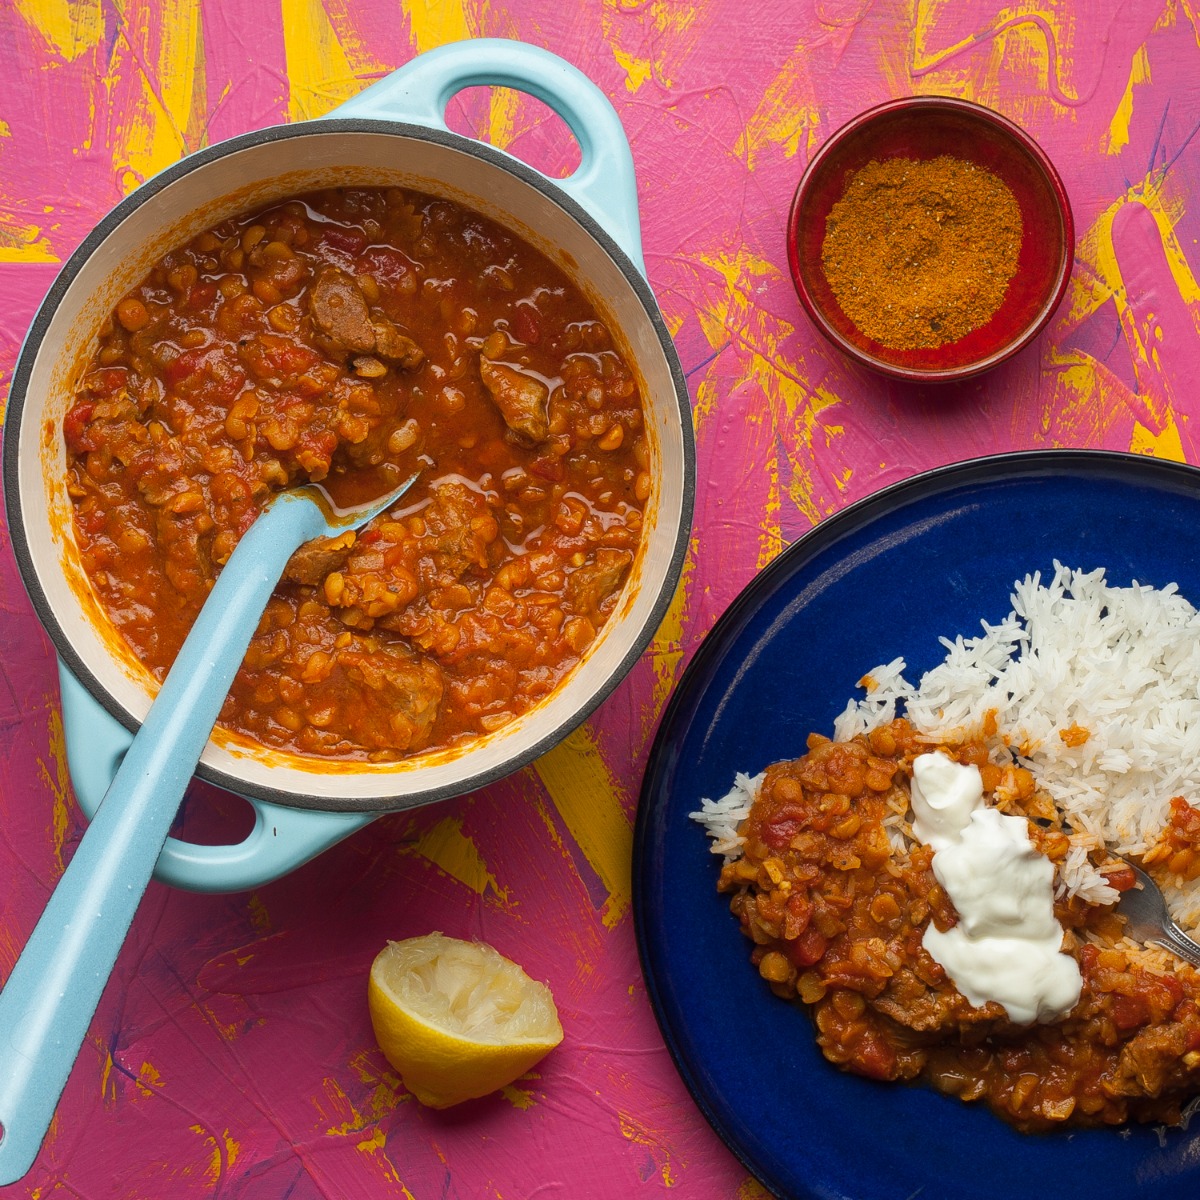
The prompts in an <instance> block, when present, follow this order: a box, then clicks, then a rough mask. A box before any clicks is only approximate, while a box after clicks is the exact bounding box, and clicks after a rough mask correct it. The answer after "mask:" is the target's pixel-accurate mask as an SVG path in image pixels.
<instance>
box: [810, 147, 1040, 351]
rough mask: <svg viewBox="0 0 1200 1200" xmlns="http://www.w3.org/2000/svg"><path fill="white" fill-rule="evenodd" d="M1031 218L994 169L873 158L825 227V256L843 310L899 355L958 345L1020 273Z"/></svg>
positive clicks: (950, 161) (947, 160)
mask: <svg viewBox="0 0 1200 1200" xmlns="http://www.w3.org/2000/svg"><path fill="white" fill-rule="evenodd" d="M1020 247H1021V210H1020V207H1019V206H1018V204H1017V201H1016V198H1015V197H1014V196H1013V194H1012V191H1011V189H1010V188H1009V187H1008V185H1007V184H1006V183H1004V182H1003V180H1001V179H999V178H998V177H997V176H995V175H993V174H992V172H991V171H989V170H987V168H986V167H981V166H978V165H977V164H975V163H971V162H966V161H964V160H962V159H958V158H952V157H950V156H949V155H942V156H941V157H940V158H932V159H912V158H889V159H885V160H883V161H878V160H872V161H871V162H869V163H867V164H866V165H865V166H863V167H861V168H860V169H859V170H858V171H856V172H855V173H854V174H853V175H852V176H851V177H850V179H849V181H848V183H847V185H846V191H845V192H844V194H843V195H842V198H841V199H840V200H838V202H837V203H836V204H835V205H834V206H833V208H832V209H831V210H830V212H829V217H828V218H827V220H826V225H825V240H824V242H823V244H822V247H821V258H822V262H823V265H824V268H825V275H826V278H827V279H828V280H829V285H830V287H831V288H832V289H833V294H834V295H835V296H836V297H837V301H838V303H839V304H840V305H841V306H842V311H843V312H844V313H845V314H846V316H847V317H849V318H850V320H851V321H853V322H854V324H855V326H856V327H857V328H858V329H859V330H860V331H861V332H862V333H864V334H866V335H867V336H868V337H870V338H873V339H874V340H875V341H877V342H879V343H880V344H882V345H884V346H887V347H889V348H890V349H893V350H926V349H933V348H935V347H937V346H942V345H945V344H946V343H947V342H955V341H957V340H958V339H959V338H961V337H963V336H964V335H966V334H968V333H970V332H971V331H972V330H974V329H978V328H979V327H980V326H981V325H984V324H986V323H987V321H988V320H990V319H991V317H992V315H993V313H995V311H996V310H997V309H998V308H999V307H1000V304H1001V302H1002V301H1003V299H1004V293H1005V291H1006V290H1007V288H1008V284H1009V280H1011V279H1012V277H1013V272H1014V271H1015V270H1016V267H1017V255H1018V253H1019V251H1020Z"/></svg>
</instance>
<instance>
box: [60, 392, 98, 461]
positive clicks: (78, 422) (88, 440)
mask: <svg viewBox="0 0 1200 1200" xmlns="http://www.w3.org/2000/svg"><path fill="white" fill-rule="evenodd" d="M95 411H96V406H95V405H94V404H92V403H90V402H89V401H86V400H84V401H81V402H80V403H79V404H76V405H75V406H74V407H73V408H71V409H69V410H68V411H67V415H66V416H65V417H63V437H64V439H66V443H67V449H69V450H70V451H71V453H72V454H83V453H85V452H87V451H88V450H95V449H96V442H95V439H94V438H93V437H92V435H91V431H90V430H89V428H88V426H89V424H90V422H91V419H92V414H93V413H94V412H95Z"/></svg>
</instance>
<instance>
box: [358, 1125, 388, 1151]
mask: <svg viewBox="0 0 1200 1200" xmlns="http://www.w3.org/2000/svg"><path fill="white" fill-rule="evenodd" d="M386 1145H387V1137H386V1136H385V1134H384V1132H383V1130H382V1129H376V1130H375V1132H374V1133H373V1134H371V1136H370V1137H365V1138H363V1139H362V1141H361V1142H355V1143H354V1148H355V1150H359V1151H362V1152H364V1153H366V1154H374V1153H375V1151H376V1150H382V1149H383V1148H384V1146H386Z"/></svg>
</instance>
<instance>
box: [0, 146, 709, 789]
mask: <svg viewBox="0 0 1200 1200" xmlns="http://www.w3.org/2000/svg"><path fill="white" fill-rule="evenodd" d="M337 185H346V186H354V185H359V186H367V185H395V186H402V187H411V188H416V189H419V190H421V191H425V192H429V193H434V194H438V195H442V196H445V197H448V198H450V199H453V200H456V201H458V202H460V203H462V204H465V205H467V206H469V207H471V208H474V209H476V210H477V211H479V212H482V213H484V214H485V215H487V216H489V217H491V218H493V219H495V220H497V221H499V222H500V223H502V224H503V225H505V226H507V227H508V228H510V229H512V230H513V231H514V232H516V233H518V234H519V235H520V236H522V237H524V238H525V239H526V240H527V241H529V242H531V243H532V244H533V245H535V246H536V247H537V248H538V249H540V250H541V251H543V252H544V253H545V254H547V255H548V256H549V257H550V258H551V259H552V260H553V261H554V262H556V263H557V264H558V265H559V266H560V267H562V268H563V269H564V270H566V271H567V273H568V274H569V275H570V277H571V278H572V279H573V280H575V282H576V283H577V284H578V285H579V286H581V287H582V288H583V290H584V291H585V293H586V294H587V295H588V297H589V299H590V300H591V301H592V302H593V304H594V305H595V306H596V308H597V309H598V310H599V312H600V313H601V315H602V316H603V318H604V320H605V322H606V323H607V324H608V325H609V327H610V329H612V330H613V331H614V332H615V334H616V336H617V338H618V340H619V342H620V343H621V348H622V349H623V351H624V352H625V354H626V355H627V358H628V360H629V361H630V363H631V364H633V365H634V367H635V369H636V372H637V374H638V377H639V380H640V382H641V385H642V391H643V397H644V402H645V406H646V410H647V427H648V434H649V441H650V445H651V450H652V456H653V471H652V475H653V479H654V481H655V485H654V490H653V493H652V495H651V497H650V500H649V502H648V504H647V513H646V517H647V520H646V526H645V532H644V535H643V540H642V544H641V547H640V550H639V553H638V556H637V559H636V562H635V565H634V568H633V571H632V573H631V576H630V579H629V581H628V582H627V584H626V587H625V591H624V593H623V595H622V599H621V607H620V609H619V610H618V615H616V616H614V617H613V619H611V620H610V621H609V622H608V623H607V624H606V626H605V627H604V629H603V630H602V632H601V635H600V637H599V638H598V639H597V641H596V643H595V644H594V645H593V646H592V647H591V649H590V650H589V652H588V654H587V655H586V657H585V659H584V660H583V662H582V663H581V664H580V665H579V666H578V667H577V668H576V669H575V670H574V672H573V673H572V674H571V675H570V676H569V677H568V679H567V680H566V681H564V683H563V684H562V686H560V687H559V688H558V690H557V691H556V692H555V693H554V694H553V695H552V696H551V697H549V698H548V699H547V700H546V701H545V702H543V703H542V704H541V705H539V706H538V707H536V708H535V709H533V710H532V711H531V712H529V713H527V714H526V715H525V716H524V717H522V718H520V719H518V720H516V721H514V722H512V723H511V724H510V725H508V726H506V727H505V728H504V729H502V730H500V731H498V732H497V733H494V734H491V735H489V736H487V737H486V738H481V739H480V740H479V741H477V742H475V743H473V744H472V745H471V746H470V747H469V748H468V749H465V750H461V751H458V752H454V753H447V752H441V753H435V754H429V755H423V756H418V757H415V758H411V759H409V760H407V761H405V762H403V763H398V764H382V765H375V764H364V763H331V762H327V761H323V760H313V759H306V758H301V757H299V756H294V755H286V754H281V753H279V752H277V751H266V750H263V749H261V748H258V747H247V746H244V745H241V744H232V743H231V740H230V739H228V738H226V737H222V735H221V734H220V733H219V732H218V734H217V735H216V736H215V737H214V740H213V741H211V742H210V743H209V745H208V747H207V749H206V750H205V753H204V755H203V758H202V760H201V761H202V762H203V763H204V764H205V765H206V766H208V767H210V768H212V769H213V770H215V771H217V772H220V773H221V774H222V775H224V776H228V777H231V778H232V780H234V781H236V785H244V786H243V788H242V790H246V791H248V792H250V793H254V792H256V791H257V790H258V789H265V790H268V791H270V792H276V793H277V792H283V793H288V794H292V795H295V796H296V797H297V798H298V799H299V801H300V803H305V798H307V803H308V804H309V805H311V804H312V803H313V802H314V801H315V802H316V803H317V804H318V806H320V807H331V808H338V807H347V806H349V807H364V802H365V801H368V800H373V799H376V798H388V797H391V798H393V803H394V804H403V803H404V800H403V797H406V796H407V797H409V798H410V799H409V801H408V802H409V803H411V797H413V796H414V794H425V793H434V794H443V795H444V794H451V793H453V792H454V791H456V790H463V785H464V783H465V784H467V785H470V784H471V783H473V782H475V781H479V780H480V779H482V778H484V777H494V776H496V775H499V774H503V773H504V772H505V769H506V768H508V767H510V766H511V765H513V764H515V763H516V762H517V761H520V760H522V759H526V758H528V757H529V756H530V755H531V754H532V752H533V751H534V749H535V748H537V747H538V746H539V745H540V744H542V743H543V741H544V739H546V738H547V736H549V735H551V734H552V733H554V732H556V731H562V732H565V731H566V730H567V729H569V728H570V727H572V726H573V725H574V724H576V723H577V722H578V720H579V719H581V717H582V715H583V714H584V713H585V712H586V711H587V710H588V709H590V708H591V707H592V706H593V704H594V702H595V697H596V696H597V695H598V694H599V693H601V692H603V691H604V690H605V688H606V687H607V686H611V681H612V679H613V677H614V675H615V674H616V673H617V672H618V671H619V670H620V669H621V667H622V665H628V664H627V663H626V662H625V660H626V659H627V658H628V657H629V655H630V652H631V650H632V649H633V648H634V647H635V646H637V645H639V644H640V643H641V641H642V639H643V638H644V637H645V636H646V635H648V634H649V633H650V632H652V631H651V630H650V629H649V625H650V623H651V622H652V620H653V617H654V612H655V610H656V606H657V604H658V602H659V599H660V597H661V596H662V594H663V592H664V589H665V588H667V587H668V586H669V585H670V583H671V565H672V560H673V556H674V553H675V548H676V541H677V537H678V533H679V529H680V523H681V521H682V520H683V519H684V514H683V506H684V502H685V500H684V498H685V495H686V474H687V470H688V467H687V462H686V450H685V441H684V436H683V433H682V430H681V428H680V409H679V402H678V400H677V398H676V392H675V383H674V379H673V377H672V372H671V366H670V363H669V362H668V359H667V356H666V355H665V354H664V351H663V348H662V346H661V344H660V342H659V339H658V336H657V333H656V330H655V327H654V325H653V323H652V322H651V320H650V319H649V317H648V315H647V313H646V310H645V308H644V306H643V303H642V301H641V300H640V299H639V297H638V295H637V293H636V292H635V290H634V289H633V288H632V287H631V286H630V283H629V282H628V280H627V279H626V278H625V276H624V274H623V273H622V271H621V269H620V268H619V267H618V265H617V264H616V263H615V262H614V261H613V259H612V258H611V257H610V256H609V254H608V253H607V252H606V251H605V250H604V249H603V247H602V246H601V245H600V244H599V243H598V242H597V241H596V240H595V239H593V238H592V236H591V235H590V234H589V233H588V232H587V231H586V230H585V229H584V228H583V227H582V226H581V225H580V224H579V223H578V222H577V221H575V220H574V219H573V218H572V217H571V216H570V215H569V214H567V213H566V212H565V211H564V210H563V209H562V208H560V207H559V206H558V205H557V204H555V203H554V202H553V201H552V200H550V199H549V198H548V197H547V196H545V195H543V194H542V193H541V192H540V191H538V190H537V189H536V188H534V187H531V186H530V185H529V184H527V183H525V182H524V181H523V180H521V179H519V178H518V177H517V176H515V175H513V174H510V173H509V172H508V171H505V170H502V169H500V168H498V167H496V166H494V165H493V164H491V163H488V162H486V161H484V160H482V159H481V158H479V157H478V156H476V155H473V154H468V153H464V152H462V151H460V150H457V149H454V148H452V147H449V146H445V145H442V144H438V143H435V142H432V141H425V140H423V139H420V138H412V137H406V136H402V135H399V134H391V133H382V132H351V131H343V130H335V129H332V128H330V127H329V126H326V127H325V128H324V129H315V128H314V130H313V131H312V132H311V133H304V134H301V135H297V136H290V137H284V138H281V139H279V140H274V141H265V142H261V143H258V144H255V145H252V146H248V147H245V148H242V149H240V150H236V151H234V152H232V153H229V154H227V155H225V156H223V157H219V158H216V159H214V160H212V161H210V162H207V163H204V164H202V165H200V166H198V167H196V168H195V169H193V170H191V171H189V172H188V173H186V174H184V175H182V176H181V177H180V178H178V179H176V180H174V181H173V182H171V183H170V184H169V185H168V186H167V187H165V188H163V190H161V191H159V192H157V193H156V194H154V195H152V196H150V197H149V198H148V199H146V200H145V201H144V202H143V203H142V204H141V205H140V206H138V207H137V208H135V209H134V210H133V211H132V212H131V213H130V214H129V215H128V216H127V217H126V218H125V219H124V220H123V221H122V222H121V224H119V225H118V226H117V227H116V228H115V229H114V230H113V231H112V232H111V233H110V234H109V235H108V236H107V237H106V238H105V240H104V241H103V242H102V243H101V244H100V245H99V246H98V247H97V248H96V249H95V251H94V252H93V253H92V254H91V255H90V257H89V258H88V260H87V261H86V262H85V264H84V265H83V266H82V268H81V269H80V270H79V272H78V274H77V275H76V277H75V278H74V280H73V281H72V282H71V284H70V287H69V288H68V290H67V291H66V292H65V294H64V295H63V297H62V299H61V301H60V302H59V304H58V306H57V308H56V309H55V310H54V312H53V315H52V317H51V319H50V322H49V325H48V327H47V329H46V331H45V334H44V336H43V338H42V341H41V344H40V347H39V349H38V351H37V357H36V360H35V362H34V364H33V367H32V370H31V373H30V379H29V384H28V389H27V395H26V400H25V405H24V408H23V411H22V412H21V424H20V430H19V437H20V460H21V461H20V467H19V471H20V479H19V487H20V494H21V516H22V519H23V524H24V534H25V540H26V542H27V545H28V548H29V553H30V556H31V559H32V565H33V568H34V570H35V572H36V575H37V579H38V582H39V583H40V586H41V588H42V590H43V592H44V594H45V596H46V598H47V601H48V603H49V605H50V607H51V609H52V611H53V613H54V616H55V618H56V619H57V622H58V625H59V627H60V629H61V632H62V634H63V636H65V638H66V639H67V640H68V641H69V643H70V645H71V647H72V649H73V650H74V651H75V653H76V654H77V655H78V656H79V659H80V660H81V661H82V663H83V664H84V666H85V667H86V670H87V672H90V674H91V676H92V677H93V679H94V681H96V682H98V683H99V685H100V686H101V687H102V688H103V690H104V691H105V692H106V693H108V695H109V696H110V697H111V699H112V700H113V701H115V702H116V704H117V705H119V706H120V708H122V709H123V710H124V711H125V712H126V713H127V714H129V715H130V716H132V717H133V718H134V719H136V720H138V721H140V720H141V719H142V718H143V717H144V716H145V714H146V712H147V710H148V708H149V706H150V702H151V696H152V688H153V687H154V684H153V681H152V679H151V677H150V675H149V673H148V672H146V671H145V670H144V669H143V668H142V667H141V666H140V665H139V664H138V663H137V662H136V660H135V659H134V658H133V656H132V655H131V654H130V653H129V651H128V650H127V649H126V647H125V646H124V643H123V642H121V641H120V639H119V638H118V637H117V635H116V634H115V633H114V631H113V630H112V628H111V626H110V625H109V624H108V622H107V620H106V618H105V617H104V616H103V614H102V612H101V610H100V607H99V605H98V604H97V603H96V602H95V600H94V599H93V598H92V596H91V591H90V588H89V585H88V584H87V581H86V579H85V577H84V576H83V574H82V571H81V568H80V565H79V557H78V552H77V550H76V548H75V545H74V542H73V539H72V535H71V517H70V504H69V500H68V497H67V494H66V488H65V478H66V472H65V451H64V447H63V444H62V437H61V434H60V430H61V427H62V418H63V415H64V414H65V412H66V410H67V409H68V408H69V407H70V404H71V398H72V397H71V385H72V381H73V378H74V376H75V373H76V372H77V371H78V369H79V367H80V366H81V364H82V363H84V362H85V361H86V360H87V358H88V357H89V356H90V354H91V353H92V351H93V349H94V347H95V340H96V331H97V330H98V328H99V326H100V324H101V323H102V321H103V320H104V318H105V316H106V315H107V314H108V313H109V312H111V310H112V308H113V306H114V305H115V303H116V301H117V300H118V299H120V297H121V296H122V295H123V294H124V293H125V292H127V291H128V290H129V289H130V288H131V287H132V286H133V285H134V284H136V283H137V282H138V280H139V279H140V278H141V277H142V276H143V275H144V274H145V273H146V271H147V270H148V269H149V268H150V266H151V265H152V264H153V262H154V261H155V260H156V259H157V258H159V257H160V256H161V255H162V254H163V253H165V252H166V251H167V250H169V249H170V248H172V247H173V246H175V245H178V244H180V243H182V242H183V241H185V240H187V239H189V238H190V237H192V236H194V235H195V234H197V233H199V232H201V231H202V230H203V229H205V228H208V227H209V226H211V225H212V224H214V223H215V222H217V221H219V220H221V219H223V218H224V217H226V216H229V215H232V214H234V213H237V212H242V211H245V210H247V209H249V208H252V207H254V206H256V205H259V204H263V203H268V202H271V201H274V200H277V199H281V198H283V197H287V196H292V195H296V194H298V193H302V192H305V191H309V190H313V189H317V188H321V187H329V186H337ZM83 682H85V683H88V684H89V686H90V681H88V680H86V679H84V680H83ZM276 798H278V797H276ZM431 798H432V797H431ZM325 802H328V803H325Z"/></svg>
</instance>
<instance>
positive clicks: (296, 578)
mask: <svg viewBox="0 0 1200 1200" xmlns="http://www.w3.org/2000/svg"><path fill="white" fill-rule="evenodd" d="M354 542H355V534H354V532H353V531H352V530H350V531H347V532H346V533H340V534H338V536H337V537H332V538H315V539H314V540H313V541H311V542H305V543H304V545H303V546H301V547H300V549H299V550H297V551H296V553H295V554H293V555H292V557H291V558H289V559H288V564H287V566H286V567H284V569H283V577H284V579H286V580H288V581H289V582H291V583H299V584H303V585H304V586H306V587H317V586H319V585H320V584H321V583H322V582H323V581H324V579H325V577H326V576H327V575H328V574H330V573H331V572H332V571H340V570H341V569H342V567H343V566H345V564H346V559H347V558H348V557H349V556H350V551H351V549H352V547H353V546H354Z"/></svg>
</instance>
